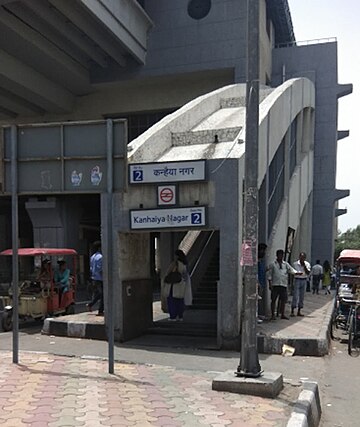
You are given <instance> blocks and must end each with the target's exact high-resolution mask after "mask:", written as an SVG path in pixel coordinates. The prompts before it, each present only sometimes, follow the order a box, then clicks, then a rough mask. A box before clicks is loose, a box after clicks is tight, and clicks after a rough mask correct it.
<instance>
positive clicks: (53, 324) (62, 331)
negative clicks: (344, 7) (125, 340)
mask: <svg viewBox="0 0 360 427" xmlns="http://www.w3.org/2000/svg"><path fill="white" fill-rule="evenodd" d="M41 333H42V334H44V335H56V336H61V337H72V338H88V339H95V340H107V335H106V328H105V325H104V324H91V323H86V322H78V321H77V322H71V321H67V322H61V321H59V320H56V319H53V318H51V317H50V318H47V319H45V320H44V325H43V328H42V330H41Z"/></svg>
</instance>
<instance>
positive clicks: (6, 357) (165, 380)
mask: <svg viewBox="0 0 360 427" xmlns="http://www.w3.org/2000/svg"><path fill="white" fill-rule="evenodd" d="M0 355H1V361H2V362H1V364H0V425H1V426H4V427H22V426H31V427H66V426H89V427H95V426H96V427H101V426H116V427H118V426H137V427H150V426H154V427H156V426H159V427H176V426H179V427H181V426H186V427H204V426H210V427H222V426H233V427H252V426H257V427H267V426H279V427H281V426H286V425H287V422H288V419H289V417H290V413H291V410H292V406H293V404H294V401H295V400H296V398H297V396H298V394H299V391H300V390H299V387H297V388H296V387H294V385H292V386H289V385H287V386H286V387H285V388H284V391H283V392H282V394H281V395H279V397H278V398H277V399H265V398H261V397H254V396H246V395H239V394H231V393H223V392H216V391H212V390H211V381H212V379H213V378H214V376H215V375H216V374H214V375H212V374H211V373H210V372H203V371H185V370H180V369H177V368H174V367H166V366H158V365H140V364H126V363H115V374H114V375H110V374H107V370H108V365H107V362H106V361H104V360H101V359H97V358H80V357H64V356H55V355H50V354H45V353H31V352H21V353H20V363H19V364H13V363H12V353H11V352H8V351H7V352H1V353H0Z"/></svg>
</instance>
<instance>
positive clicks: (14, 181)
mask: <svg viewBox="0 0 360 427" xmlns="http://www.w3.org/2000/svg"><path fill="white" fill-rule="evenodd" d="M17 191H18V176H17V127H16V126H15V125H13V126H11V215H12V250H13V256H12V293H13V295H12V305H13V312H12V318H13V363H19V255H18V246H19V243H18V237H19V215H18V193H17Z"/></svg>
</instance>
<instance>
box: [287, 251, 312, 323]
mask: <svg viewBox="0 0 360 427" xmlns="http://www.w3.org/2000/svg"><path fill="white" fill-rule="evenodd" d="M293 267H294V268H295V270H296V271H297V272H298V274H297V275H296V277H295V281H294V292H293V297H292V301H291V314H290V316H291V317H294V316H295V313H294V311H295V309H296V307H297V309H298V311H297V315H298V316H301V317H303V316H304V315H303V314H302V313H301V309H302V308H303V307H304V296H305V290H306V282H307V280H308V277H309V275H310V273H311V265H310V263H309V262H307V261H306V253H305V252H300V255H299V259H298V260H297V261H295V262H294V264H293Z"/></svg>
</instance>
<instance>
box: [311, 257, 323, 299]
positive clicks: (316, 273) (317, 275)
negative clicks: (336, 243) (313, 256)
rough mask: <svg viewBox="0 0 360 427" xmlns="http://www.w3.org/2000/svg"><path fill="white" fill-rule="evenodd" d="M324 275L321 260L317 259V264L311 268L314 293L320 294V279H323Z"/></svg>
mask: <svg viewBox="0 0 360 427" xmlns="http://www.w3.org/2000/svg"><path fill="white" fill-rule="evenodd" d="M322 275H323V268H322V265H321V264H320V260H319V259H317V260H316V264H315V265H313V267H312V269H311V277H312V293H313V294H315V292H316V294H317V295H319V286H320V280H321V279H322Z"/></svg>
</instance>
